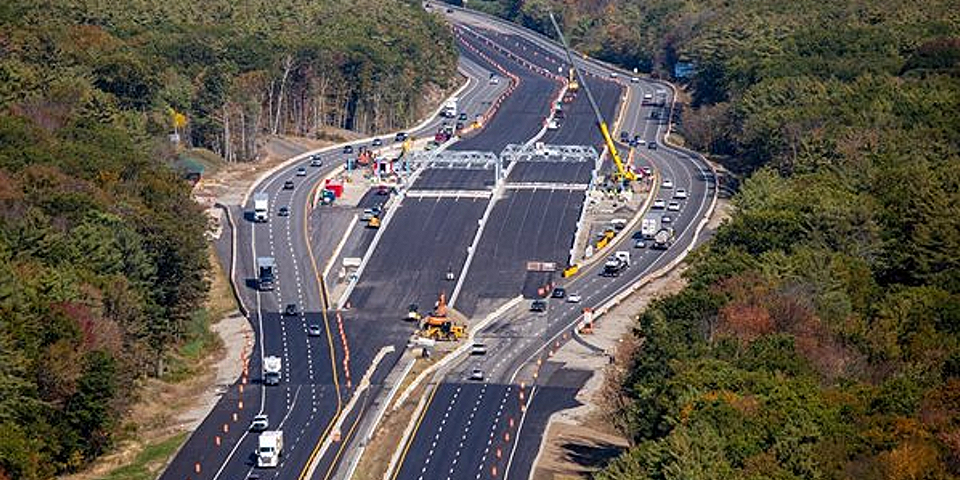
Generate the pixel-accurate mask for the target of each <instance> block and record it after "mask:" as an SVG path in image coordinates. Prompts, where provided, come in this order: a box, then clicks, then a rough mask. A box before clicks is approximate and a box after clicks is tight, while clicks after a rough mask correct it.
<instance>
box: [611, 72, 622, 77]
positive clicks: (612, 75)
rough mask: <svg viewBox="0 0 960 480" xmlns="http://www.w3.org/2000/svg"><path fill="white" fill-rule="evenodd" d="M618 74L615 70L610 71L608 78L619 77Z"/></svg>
mask: <svg viewBox="0 0 960 480" xmlns="http://www.w3.org/2000/svg"><path fill="white" fill-rule="evenodd" d="M619 77H620V75H619V74H618V73H617V72H610V78H619Z"/></svg>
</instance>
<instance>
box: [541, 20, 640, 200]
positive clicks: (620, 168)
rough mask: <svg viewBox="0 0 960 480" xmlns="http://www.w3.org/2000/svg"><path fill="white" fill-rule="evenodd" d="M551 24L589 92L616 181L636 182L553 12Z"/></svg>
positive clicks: (581, 84) (635, 176)
mask: <svg viewBox="0 0 960 480" xmlns="http://www.w3.org/2000/svg"><path fill="white" fill-rule="evenodd" d="M550 22H551V23H553V28H554V29H556V30H557V36H558V37H559V38H560V43H561V44H562V45H563V51H564V53H566V54H567V61H568V62H570V68H571V69H573V71H575V72H576V73H577V78H578V79H579V80H580V81H579V86H580V87H581V88H583V90H584V91H585V92H587V100H589V101H590V108H592V109H593V114H594V115H596V116H597V126H599V127H600V134H601V135H603V141H604V142H605V143H606V145H607V150H609V151H610V156H611V157H613V163H614V165H616V167H617V173H616V179H617V180H620V181H623V180H626V181H633V180H636V179H637V175H636V174H635V173H633V172H631V171H630V170H627V168H626V167H625V166H624V164H623V160H621V159H620V153H619V152H617V147H616V145H614V143H613V137H611V136H610V127H608V126H607V122H606V121H605V120H604V119H603V114H602V113H600V107H598V106H597V101H596V100H595V99H594V98H593V93H592V92H591V91H590V87H589V86H588V85H587V79H586V78H585V77H584V75H583V72H581V71H580V68H578V67H577V65H576V64H575V63H574V62H573V54H571V53H570V46H569V45H568V44H567V39H566V38H565V37H564V36H563V32H562V31H561V30H560V25H559V24H557V19H556V18H554V16H553V12H550Z"/></svg>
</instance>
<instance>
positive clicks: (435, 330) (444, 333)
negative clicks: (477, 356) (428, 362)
mask: <svg viewBox="0 0 960 480" xmlns="http://www.w3.org/2000/svg"><path fill="white" fill-rule="evenodd" d="M448 315H449V312H447V296H446V294H444V293H441V294H440V298H439V299H438V300H437V305H436V307H435V308H434V309H433V312H432V313H431V314H430V315H428V316H426V317H425V318H423V321H422V322H421V324H420V336H421V337H424V338H429V339H431V340H437V341H452V342H455V341H457V340H460V339H461V338H464V337H466V336H467V329H466V328H465V327H464V326H463V324H462V323H460V322H457V321H454V320H453V319H451V318H450V317H449V316H448Z"/></svg>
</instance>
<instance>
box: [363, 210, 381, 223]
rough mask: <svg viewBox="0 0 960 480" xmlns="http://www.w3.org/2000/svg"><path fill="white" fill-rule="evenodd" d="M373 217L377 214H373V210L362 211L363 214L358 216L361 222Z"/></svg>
mask: <svg viewBox="0 0 960 480" xmlns="http://www.w3.org/2000/svg"><path fill="white" fill-rule="evenodd" d="M375 216H377V214H376V213H374V212H373V209H372V208H367V209H364V210H363V214H362V215H360V220H363V221H364V222H366V221H367V220H370V219H371V218H373V217H375Z"/></svg>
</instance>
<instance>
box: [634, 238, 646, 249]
mask: <svg viewBox="0 0 960 480" xmlns="http://www.w3.org/2000/svg"><path fill="white" fill-rule="evenodd" d="M633 248H647V241H646V240H643V239H640V240H637V241H636V242H633Z"/></svg>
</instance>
